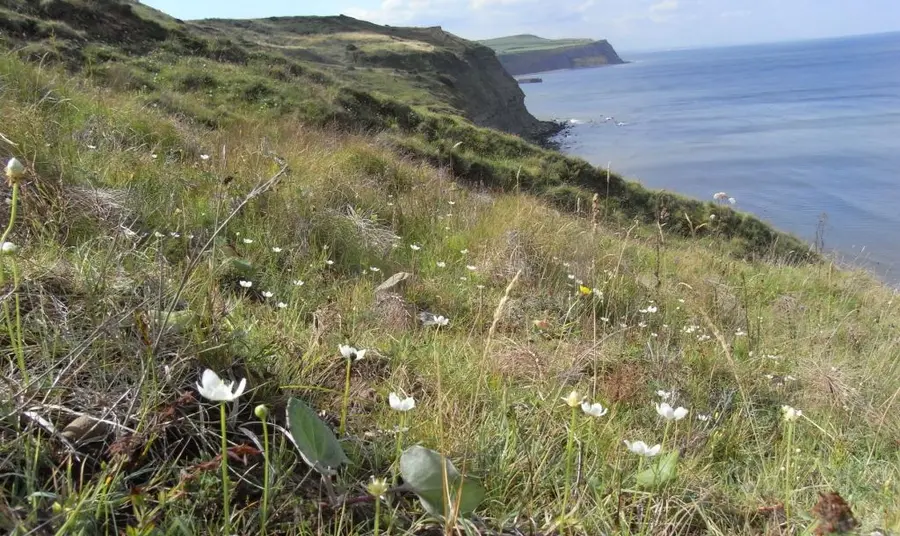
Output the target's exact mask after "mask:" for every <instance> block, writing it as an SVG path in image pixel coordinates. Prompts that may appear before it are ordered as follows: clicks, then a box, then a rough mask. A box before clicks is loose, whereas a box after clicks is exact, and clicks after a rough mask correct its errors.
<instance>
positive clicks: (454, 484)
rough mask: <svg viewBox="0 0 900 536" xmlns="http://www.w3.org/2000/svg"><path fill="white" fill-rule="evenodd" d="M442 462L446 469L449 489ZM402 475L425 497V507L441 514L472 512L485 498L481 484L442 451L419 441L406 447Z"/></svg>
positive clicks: (414, 489) (420, 497) (401, 458)
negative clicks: (445, 486) (467, 475)
mask: <svg viewBox="0 0 900 536" xmlns="http://www.w3.org/2000/svg"><path fill="white" fill-rule="evenodd" d="M442 464H443V467H445V468H446V472H447V488H446V489H445V488H444V475H443V470H442ZM400 475H401V476H402V477H403V481H404V482H405V483H406V484H408V485H409V486H410V488H412V491H413V493H415V494H416V495H417V496H418V497H419V500H420V501H422V506H424V507H425V510H427V511H428V513H430V514H431V515H433V516H435V517H438V518H441V517H444V515H445V514H446V513H448V512H452V511H453V510H454V509H456V511H457V513H459V514H468V513H471V512H472V511H474V510H475V508H477V507H478V505H479V504H480V503H481V501H482V500H483V499H484V494H485V490H484V487H483V486H482V485H481V484H479V483H478V482H476V481H475V480H473V479H471V478H466V477H463V475H461V474H459V471H457V470H456V467H454V466H453V462H451V461H450V460H448V459H447V458H445V457H444V456H443V455H441V454H440V453H438V452H435V451H433V450H431V449H427V448H425V447H422V446H419V445H413V446H412V447H409V448H408V449H406V450H405V451H403V454H402V455H401V456H400ZM448 498H449V501H448V500H447V499H448Z"/></svg>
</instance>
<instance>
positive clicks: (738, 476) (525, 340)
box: [0, 43, 900, 535]
mask: <svg viewBox="0 0 900 536" xmlns="http://www.w3.org/2000/svg"><path fill="white" fill-rule="evenodd" d="M44 44H45V45H49V44H50V43H44ZM173 46H174V45H173ZM117 50H118V49H117V48H115V47H109V46H105V45H102V44H95V45H94V48H93V49H90V48H87V49H85V50H83V51H81V52H80V54H83V55H86V56H89V57H93V58H96V57H97V55H98V54H100V55H102V54H110V53H113V52H115V51H117ZM123 57H126V56H123ZM117 64H118V66H115V65H117ZM297 65H299V64H297ZM301 67H302V68H301V69H297V67H296V66H295V65H294V64H293V63H291V62H289V61H286V62H281V63H278V62H270V63H269V64H267V62H264V61H261V60H259V61H257V60H252V59H251V60H248V61H247V62H246V63H243V64H240V63H235V62H232V61H219V60H215V59H212V58H205V59H203V58H200V57H198V56H191V57H179V56H178V55H177V54H174V53H172V52H171V51H166V50H161V51H159V52H156V53H153V54H149V55H147V56H143V57H130V56H127V60H125V61H117V62H113V61H112V60H110V61H94V62H92V63H90V65H88V66H87V67H84V68H83V69H78V70H76V71H71V70H66V64H65V63H60V64H58V65H54V64H52V63H50V64H46V63H45V64H40V63H37V62H28V61H25V60H23V59H20V58H19V57H18V55H17V54H9V55H6V56H4V57H2V58H0V97H2V98H0V113H2V116H3V117H4V126H3V129H2V133H3V138H0V148H2V150H0V157H2V158H3V159H4V161H5V159H6V158H8V157H12V156H14V157H16V158H18V159H20V160H21V161H22V162H24V163H25V164H26V166H27V167H28V168H29V174H28V175H27V180H26V181H25V182H24V184H23V185H22V194H21V196H20V203H19V205H18V210H19V214H18V218H17V219H16V220H15V221H14V222H13V223H14V227H13V232H12V234H11V237H10V238H9V239H10V240H11V241H12V242H14V243H16V244H18V245H19V246H20V247H21V249H20V251H19V252H18V254H17V255H15V256H9V255H4V256H3V257H0V259H2V262H3V264H2V270H3V273H4V275H5V278H4V279H3V281H5V283H6V285H5V287H4V288H3V292H2V294H0V298H2V300H3V302H2V303H3V305H4V309H3V311H0V316H2V317H3V322H2V323H0V350H2V356H0V366H2V367H3V374H2V375H0V514H2V515H0V530H2V531H3V532H9V533H12V534H27V533H47V534H67V535H71V534H83V535H94V534H121V533H125V534H141V535H144V534H147V535H150V534H218V533H220V530H219V527H222V526H223V524H224V520H223V519H222V516H223V503H222V487H221V476H220V473H219V470H220V464H219V463H218V461H217V459H216V456H217V454H218V453H219V452H220V451H221V439H222V438H221V435H220V433H219V413H218V411H219V408H218V407H217V405H216V404H214V403H211V402H208V401H204V400H202V399H201V397H200V395H199V394H198V392H197V390H196V388H195V386H194V385H195V382H197V381H198V380H199V377H200V373H201V371H202V370H203V369H204V368H207V367H208V368H211V369H212V370H214V371H216V372H217V373H219V374H220V375H222V376H223V377H224V378H227V379H237V380H239V379H241V378H246V379H247V382H248V390H247V392H246V393H245V394H244V395H243V396H242V397H240V398H239V400H238V401H237V402H236V403H235V404H234V405H232V406H230V407H229V408H228V415H229V420H228V421H227V427H226V431H227V433H226V436H227V437H226V439H227V440H228V442H229V444H230V445H231V446H232V447H235V446H244V447H242V451H243V454H245V455H236V456H235V457H234V458H232V459H230V460H229V463H228V467H229V471H230V473H229V474H230V481H231V483H232V486H233V487H232V489H231V493H230V497H231V501H230V502H231V509H230V511H231V512H232V514H233V516H232V517H233V519H232V524H233V527H234V532H235V533H237V534H255V533H258V532H259V524H260V517H259V515H260V505H261V500H262V484H263V474H264V471H263V458H262V456H260V455H258V454H256V453H255V451H254V450H253V449H254V448H256V447H257V441H260V442H261V438H262V426H261V424H260V423H259V420H258V419H257V418H256V417H255V416H254V413H253V408H254V407H255V406H256V405H257V404H267V405H268V406H269V407H270V408H271V410H272V415H271V417H270V419H271V421H272V422H273V424H274V425H277V426H280V427H284V426H286V425H287V423H286V422H285V405H286V402H287V400H288V398H289V397H291V396H295V397H299V398H301V399H303V400H304V401H306V402H307V403H308V404H309V405H310V406H311V407H312V408H314V409H315V410H316V411H318V412H320V414H321V415H322V417H323V420H324V421H325V422H327V423H329V424H330V425H332V427H333V429H337V419H338V416H339V415H340V413H341V405H342V398H343V389H344V371H345V368H344V362H343V361H342V360H341V358H340V357H339V354H338V350H337V347H338V345H339V344H347V343H349V344H352V345H354V346H356V347H357V348H367V349H369V353H368V354H367V356H366V358H365V359H364V360H363V361H360V362H359V363H358V364H357V365H356V366H354V368H353V369H352V374H351V383H350V398H349V400H350V405H349V411H348V417H347V433H346V435H344V436H343V437H341V438H340V439H341V443H342V446H343V448H344V450H345V451H346V453H347V455H348V457H349V458H350V464H349V465H348V466H347V467H345V468H344V469H342V470H341V471H340V472H339V473H338V474H337V475H336V476H335V477H333V478H331V479H330V480H329V482H330V486H326V485H324V484H323V481H322V479H321V478H319V477H318V476H317V475H316V474H315V473H312V472H310V471H309V469H308V468H307V466H306V465H305V463H304V462H303V460H302V458H301V457H300V456H299V455H298V453H297V451H296V449H295V448H294V446H293V445H292V444H291V443H290V441H289V440H288V439H287V438H286V436H285V435H284V434H283V433H282V432H281V431H280V429H279V428H276V427H275V426H271V427H270V428H269V432H270V439H271V445H272V451H271V456H270V459H271V469H272V475H271V476H272V482H271V486H270V487H271V489H270V496H269V505H270V512H269V516H268V520H267V524H266V532H267V533H268V534H371V533H372V531H373V527H374V505H373V503H372V501H371V500H369V499H367V498H366V491H365V487H366V484H367V483H368V482H369V479H370V477H372V476H377V477H386V478H388V479H389V480H390V477H391V471H392V469H391V466H392V463H393V461H394V456H395V448H396V441H397V435H396V431H395V426H397V425H398V424H399V422H400V418H399V415H398V414H397V413H396V412H393V411H392V410H391V409H390V408H389V407H388V404H387V398H388V394H389V393H390V392H400V393H404V394H406V395H410V396H413V397H414V398H415V399H416V404H417V407H416V409H414V410H413V411H412V412H410V413H409V414H408V415H407V420H406V425H407V426H408V428H409V430H408V431H406V432H405V433H404V434H403V435H402V443H403V446H404V447H407V446H410V445H413V444H422V445H424V446H426V447H429V448H432V449H435V450H438V451H440V452H442V453H444V454H446V455H447V456H448V457H450V459H452V461H453V463H454V464H455V466H456V467H457V468H459V469H460V470H462V471H464V472H466V473H467V474H469V475H471V476H472V477H474V478H478V479H479V480H480V481H481V483H482V484H483V485H484V486H485V488H486V490H487V495H486V498H485V500H484V501H483V502H482V503H481V505H480V506H479V508H478V509H477V511H476V515H475V516H471V517H468V518H465V519H461V520H457V521H456V525H457V526H458V527H459V528H461V529H463V530H469V531H470V532H472V533H475V531H480V532H481V533H497V532H500V531H506V533H514V531H516V530H517V531H520V532H523V533H535V534H550V533H563V532H566V533H572V534H770V533H771V534H775V533H778V534H802V533H807V532H810V531H812V530H813V527H814V526H815V524H816V520H815V516H814V515H813V514H812V510H813V506H814V505H815V504H816V502H817V500H818V494H819V493H820V492H822V493H824V492H827V491H832V490H833V491H836V492H838V493H840V494H841V495H842V496H843V497H844V498H845V499H846V500H847V501H848V502H849V503H850V505H851V506H852V508H853V512H854V514H855V516H856V518H857V519H858V520H859V522H860V524H861V527H860V531H861V532H862V533H869V532H871V531H873V530H875V529H880V530H882V531H897V530H900V517H898V514H897V512H900V499H898V498H900V469H898V468H900V454H898V449H897V445H898V441H900V418H898V417H897V415H898V412H897V403H898V400H897V398H898V394H900V392H898V391H897V386H898V385H900V365H898V362H897V360H896V355H897V352H898V339H897V337H896V326H895V321H894V318H896V316H897V314H898V312H900V311H898V307H900V304H898V303H895V296H894V293H893V292H892V291H891V290H890V289H888V288H886V287H885V286H883V285H882V284H880V283H879V282H877V281H876V280H874V279H873V278H871V277H869V276H868V275H867V274H865V273H862V272H854V271H844V270H840V269H838V268H836V267H835V266H834V265H833V264H832V263H830V262H827V260H821V259H812V260H813V261H816V262H798V256H797V252H800V251H806V249H805V248H804V246H803V245H802V244H801V243H800V242H790V241H791V240H795V239H791V238H790V237H787V236H786V235H781V234H778V233H775V232H774V231H772V230H771V229H770V228H768V227H766V226H764V225H763V224H762V223H760V222H759V221H758V220H756V219H754V218H752V217H750V216H748V215H744V214H740V213H736V212H734V211H732V210H730V209H728V208H724V207H719V206H715V205H712V204H709V203H701V202H697V201H691V200H688V199H683V198H680V197H677V196H671V195H668V194H662V193H660V192H654V191H650V190H646V189H644V188H641V187H639V186H637V185H635V184H633V183H630V182H627V181H624V180H622V179H621V178H620V177H618V176H616V175H615V174H612V175H611V176H610V181H609V185H608V186H607V183H606V174H605V172H604V171H602V170H597V169H595V168H592V167H591V166H589V165H587V164H586V163H584V162H581V161H579V160H575V159H569V158H565V157H563V156H561V155H559V154H557V153H553V152H552V151H546V150H543V149H540V148H538V147H535V146H533V145H531V144H528V143H526V142H525V141H523V140H521V139H519V138H516V137H513V136H508V135H503V134H500V133H497V132H495V131H490V130H487V129H481V128H478V127H475V126H474V125H472V124H471V123H470V122H468V121H467V120H465V119H463V118H460V117H455V116H450V115H446V114H438V113H434V112H431V111H428V110H426V109H422V108H416V107H410V106H407V105H405V104H403V103H402V102H397V101H395V100H392V99H388V98H383V97H382V98H376V97H372V96H371V95H369V94H367V93H364V92H361V91H351V90H349V89H347V88H346V87H343V86H341V85H340V84H338V83H336V82H335V81H334V79H332V78H330V76H331V75H328V74H323V73H324V71H318V70H311V69H309V68H308V67H304V66H301ZM269 69H277V70H278V71H279V72H280V73H281V75H282V76H283V77H285V78H284V79H281V78H279V77H278V76H269V74H271V71H269ZM267 73H269V74H267ZM354 126H355V128H354ZM457 141H462V142H463V143H462V145H459V146H457V147H455V148H453V146H454V145H455V144H456V142H457ZM204 157H208V158H204ZM273 178H275V180H274V181H272V179H273ZM598 181H599V182H598ZM607 188H609V190H608V191H609V195H607ZM594 192H599V193H600V197H599V198H598V205H597V208H596V210H593V209H592V201H591V198H592V195H593V193H594ZM251 194H252V195H251ZM6 214H7V212H6V211H3V216H2V217H0V223H2V224H4V225H5V224H6V223H7V219H8V217H7V215H6ZM710 214H716V216H717V217H716V218H715V219H712V220H710V219H709V215H710ZM685 215H687V218H685ZM229 218H230V219H229ZM682 221H685V222H687V221H690V222H691V223H690V224H687V223H680V222H682ZM700 222H703V223H700ZM411 245H417V246H419V247H420V248H421V249H419V250H418V251H416V250H413V249H412V248H411V247H410V246H411ZM273 248H279V249H280V251H275V250H274V249H273ZM464 252H465V253H464ZM792 252H794V253H792ZM807 260H809V259H807ZM329 261H330V263H329ZM470 266H471V267H474V270H472V269H470V268H469V267H470ZM372 268H377V269H378V271H374V270H372ZM399 271H405V272H408V273H411V274H413V280H412V281H411V282H409V283H408V284H407V285H406V286H405V287H404V288H403V289H402V291H400V292H399V293H398V294H397V295H395V296H390V297H388V299H384V296H382V297H381V298H380V299H376V296H375V295H374V289H375V287H377V286H378V285H379V284H380V283H381V282H382V281H383V280H384V279H386V278H387V277H388V276H390V275H391V274H393V273H396V272H399ZM513 280H515V283H514V284H512V285H510V283H511V281H513ZM240 281H251V282H252V283H253V285H252V287H250V288H249V289H246V288H244V287H242V286H241V285H240ZM300 281H302V282H303V284H302V285H301V284H299V282H300ZM578 281H581V282H582V283H583V285H585V286H586V287H588V288H589V289H594V288H596V289H597V290H598V292H602V296H603V297H602V299H599V298H598V297H597V296H596V295H595V294H593V293H592V294H590V295H589V296H585V295H583V294H582V292H581V291H580V290H579V287H580V284H579V283H578ZM267 292H271V293H272V296H271V297H266V294H264V293H267ZM279 303H283V304H284V307H279V305H278V304H279ZM654 307H655V308H656V310H655V312H651V311H652V310H653V308H654ZM7 311H8V313H7ZM161 311H171V315H170V316H169V319H168V321H164V320H163V319H164V318H165V316H166V315H165V313H161ZM420 311H429V312H432V313H435V314H440V315H444V316H446V317H448V318H449V319H450V324H449V326H447V327H444V328H441V329H439V330H436V329H433V328H426V327H423V326H421V325H420V323H419V322H418V320H417V319H416V318H415V317H414V316H409V315H414V314H415V313H418V312H420ZM642 311H644V312H642ZM16 316H18V317H19V318H20V319H21V329H19V328H18V327H17V325H16V323H15V321H14V320H15V318H16ZM7 319H10V320H12V321H11V322H9V323H8V322H7ZM20 340H21V344H20V343H19V341H20ZM18 355H22V356H23V357H24V361H25V363H26V368H25V370H24V372H25V373H24V374H23V371H22V370H21V369H20V368H19V366H18V361H17V356H18ZM26 376H27V379H26ZM573 389H576V390H578V391H579V392H580V393H583V394H584V395H585V396H587V397H588V398H589V399H590V400H591V401H596V402H601V403H602V404H603V405H604V407H607V408H609V413H608V414H607V415H605V416H603V417H600V418H593V417H588V416H586V415H584V414H582V413H580V410H578V411H576V412H575V421H574V422H575V428H574V429H570V428H569V422H570V418H571V413H570V410H569V408H568V407H567V406H566V405H565V403H564V402H563V401H562V400H561V398H562V397H564V396H566V395H567V394H568V393H569V392H570V391H571V390H573ZM660 390H663V391H669V392H671V393H672V395H671V396H672V398H671V399H670V402H673V403H674V404H675V405H680V406H684V407H686V408H688V409H689V410H690V413H689V416H688V418H686V419H685V420H682V421H679V422H678V423H677V425H673V426H670V427H668V428H667V427H666V426H665V425H664V423H663V422H661V419H660V418H659V417H658V416H657V414H656V411H655V410H654V407H653V404H654V402H658V401H660V397H659V396H658V395H657V391H660ZM782 405H790V406H793V407H796V408H799V409H802V410H803V415H804V417H803V418H801V419H800V420H798V421H797V422H795V423H794V430H793V438H792V442H791V445H790V447H791V448H792V449H795V450H794V451H793V452H792V453H791V457H790V464H789V465H788V468H789V470H788V471H783V470H782V467H783V466H785V460H786V453H787V449H788V446H789V445H788V442H787V439H786V437H785V434H786V431H787V426H786V423H785V422H783V420H782V418H781V406H782ZM701 416H709V419H708V420H701V419H700V417H701ZM79 418H80V419H79ZM98 419H99V421H98ZM84 422H87V423H88V425H87V426H84V425H83V424H82V425H80V426H78V424H79V423H84ZM93 425H96V426H93ZM570 433H571V434H572V435H570ZM570 437H571V438H572V439H573V442H572V454H573V456H572V460H573V466H572V471H571V474H572V478H571V479H570V481H569V482H566V474H567V456H566V453H567V450H566V446H567V442H568V441H569V438H570ZM664 439H665V440H664ZM623 440H643V441H646V442H648V443H649V444H651V445H653V444H657V443H661V444H662V450H663V454H664V455H665V454H667V453H671V452H678V453H679V460H678V464H677V469H678V471H677V477H676V478H675V479H674V480H673V481H671V482H669V483H668V484H667V485H666V486H665V487H664V488H663V489H659V490H655V491H653V492H650V491H647V490H644V489H638V487H637V486H636V483H635V479H634V477H635V473H636V472H638V470H639V469H641V468H644V469H646V468H647V467H649V465H648V464H646V463H644V464H643V465H642V464H641V462H640V461H639V459H638V457H637V456H635V455H633V454H631V453H629V452H628V451H627V450H626V449H625V447H624V445H623V443H622V441H623ZM251 447H252V448H251ZM238 452H239V453H240V452H241V450H240V449H239V451H238ZM565 489H570V490H571V497H570V498H568V499H565V498H564V497H563V493H564V490H565ZM388 497H389V499H388V500H387V501H385V502H383V503H382V504H381V509H380V510H381V512H380V513H381V524H380V527H381V529H382V533H387V532H388V531H389V532H390V533H391V534H423V533H429V531H431V533H434V532H440V531H441V529H439V528H435V527H437V526H439V523H437V522H435V521H434V520H431V519H430V518H429V517H428V516H427V515H426V514H425V513H424V510H423V509H422V507H421V505H420V504H419V503H418V502H417V501H416V500H415V497H414V496H413V495H412V494H411V493H408V492H390V493H389V494H388ZM785 499H787V503H786V504H787V508H783V507H781V506H780V505H781V504H784V503H785ZM564 504H565V505H566V510H567V514H566V516H565V517H564V518H561V517H560V515H561V512H562V510H563V505H564ZM388 527H389V528H388Z"/></svg>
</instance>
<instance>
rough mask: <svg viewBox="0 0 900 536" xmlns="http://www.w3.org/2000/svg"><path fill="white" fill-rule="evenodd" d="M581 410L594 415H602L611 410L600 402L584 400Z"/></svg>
mask: <svg viewBox="0 0 900 536" xmlns="http://www.w3.org/2000/svg"><path fill="white" fill-rule="evenodd" d="M581 411H583V412H585V413H587V414H588V415H590V416H592V417H602V416H604V415H606V413H607V412H608V411H609V410H608V409H606V408H604V407H603V406H602V405H601V404H600V403H599V402H595V403H593V404H591V403H589V402H587V401H584V402H582V403H581Z"/></svg>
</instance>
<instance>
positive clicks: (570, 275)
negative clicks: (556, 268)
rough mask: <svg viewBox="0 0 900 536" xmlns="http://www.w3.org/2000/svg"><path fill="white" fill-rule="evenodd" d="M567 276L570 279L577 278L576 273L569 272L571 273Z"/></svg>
mask: <svg viewBox="0 0 900 536" xmlns="http://www.w3.org/2000/svg"><path fill="white" fill-rule="evenodd" d="M566 277H568V278H569V279H571V280H573V281H574V280H575V274H569V275H568V276H566Z"/></svg>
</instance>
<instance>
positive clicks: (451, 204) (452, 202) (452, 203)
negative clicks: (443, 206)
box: [447, 201, 456, 207]
mask: <svg viewBox="0 0 900 536" xmlns="http://www.w3.org/2000/svg"><path fill="white" fill-rule="evenodd" d="M447 203H450V206H451V207H452V206H453V205H455V204H456V201H447Z"/></svg>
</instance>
